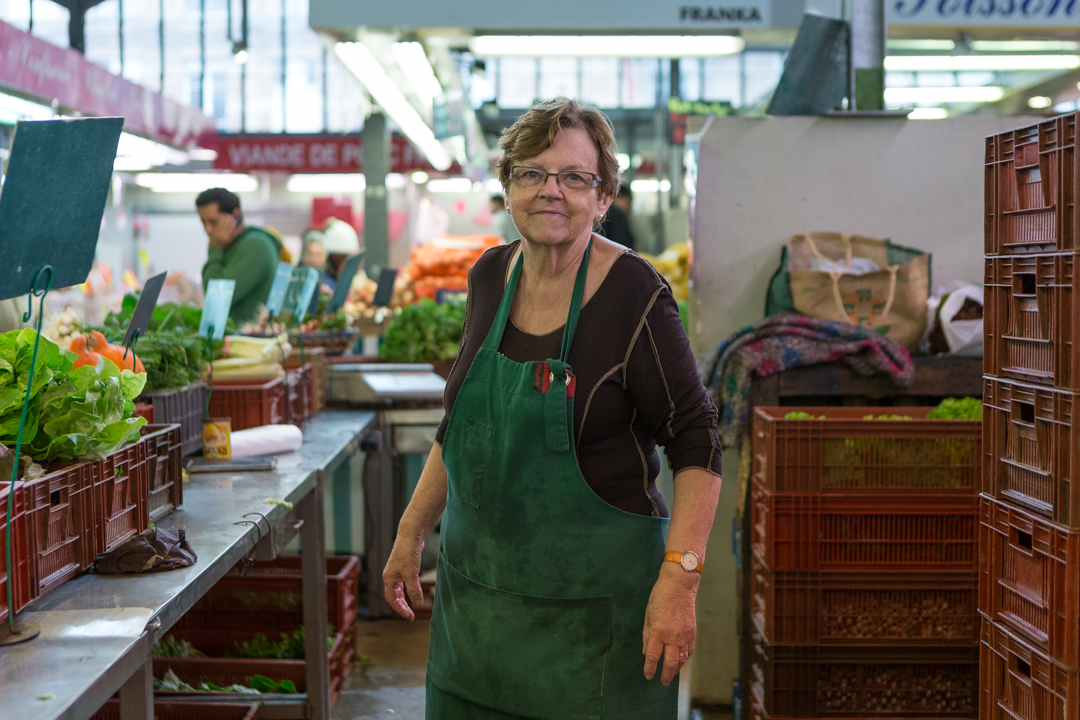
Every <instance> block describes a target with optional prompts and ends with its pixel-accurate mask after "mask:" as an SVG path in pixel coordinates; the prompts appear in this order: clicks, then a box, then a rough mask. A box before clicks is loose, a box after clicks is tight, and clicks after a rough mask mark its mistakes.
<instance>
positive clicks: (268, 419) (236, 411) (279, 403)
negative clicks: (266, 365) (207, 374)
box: [210, 377, 288, 431]
mask: <svg viewBox="0 0 1080 720" xmlns="http://www.w3.org/2000/svg"><path fill="white" fill-rule="evenodd" d="M287 399H288V398H287V394H286V387H285V378H283V377H279V378H275V379H273V380H270V381H268V382H265V383H259V384H257V385H251V384H244V383H225V382H215V383H214V392H213V393H211V395H210V417H215V418H229V419H230V420H232V429H233V430H234V431H235V430H247V429H248V428H253V427H259V426H261V425H280V424H282V423H284V422H285V421H286V417H287V412H288V409H287V407H286V401H287Z"/></svg>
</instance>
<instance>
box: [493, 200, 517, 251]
mask: <svg viewBox="0 0 1080 720" xmlns="http://www.w3.org/2000/svg"><path fill="white" fill-rule="evenodd" d="M491 229H492V230H494V231H495V234H496V235H498V236H499V237H501V238H502V239H503V242H504V243H511V242H514V241H515V240H517V239H518V238H519V237H520V233H518V230H517V228H516V227H515V226H514V218H512V217H510V213H508V212H506V198H505V197H503V196H502V195H501V194H499V193H496V194H494V195H492V196H491Z"/></svg>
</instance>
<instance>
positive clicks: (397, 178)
mask: <svg viewBox="0 0 1080 720" xmlns="http://www.w3.org/2000/svg"><path fill="white" fill-rule="evenodd" d="M385 184H386V189H387V190H400V189H401V188H403V187H405V176H404V175H402V174H401V173H387V174H386V183H385Z"/></svg>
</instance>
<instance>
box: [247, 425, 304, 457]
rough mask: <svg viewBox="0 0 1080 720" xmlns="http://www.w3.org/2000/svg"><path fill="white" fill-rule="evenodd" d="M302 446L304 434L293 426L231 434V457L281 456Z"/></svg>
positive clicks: (274, 426) (252, 429) (275, 426)
mask: <svg viewBox="0 0 1080 720" xmlns="http://www.w3.org/2000/svg"><path fill="white" fill-rule="evenodd" d="M303 444H304V433H302V432H301V431H300V428H298V427H296V426H295V425H263V426H261V427H254V428H248V429H247V430H237V431H236V432H234V433H233V434H232V456H233V457H235V458H242V457H254V456H256V455H283V454H284V453H290V452H293V451H295V450H297V449H299V448H300V446H301V445H303Z"/></svg>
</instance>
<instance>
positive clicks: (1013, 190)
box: [985, 113, 1080, 255]
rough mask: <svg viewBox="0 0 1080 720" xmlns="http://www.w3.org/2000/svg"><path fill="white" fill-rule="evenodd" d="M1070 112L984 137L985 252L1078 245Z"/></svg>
mask: <svg viewBox="0 0 1080 720" xmlns="http://www.w3.org/2000/svg"><path fill="white" fill-rule="evenodd" d="M1077 118H1080V113H1071V114H1069V115H1063V116H1061V117H1057V118H1054V119H1052V120H1046V121H1044V122H1041V123H1038V124H1037V125H1028V126H1026V127H1022V128H1018V129H1016V130H1009V131H1008V132H1004V133H999V134H997V135H992V136H990V137H988V138H987V139H986V170H985V183H986V185H985V201H986V221H985V239H986V243H985V244H986V254H987V255H1008V254H1015V253H1039V252H1059V251H1071V252H1075V251H1077V250H1080V238H1078V232H1080V221H1078V217H1077V212H1078V209H1080V195H1078V192H1080V190H1078V188H1077V183H1076V181H1077V176H1078V175H1080V172H1078V165H1077V160H1078V158H1077V155H1076V125H1077Z"/></svg>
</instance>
